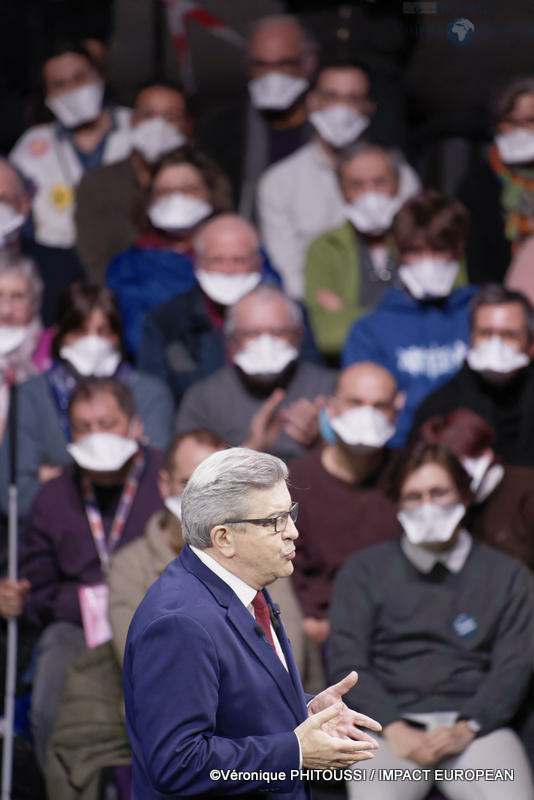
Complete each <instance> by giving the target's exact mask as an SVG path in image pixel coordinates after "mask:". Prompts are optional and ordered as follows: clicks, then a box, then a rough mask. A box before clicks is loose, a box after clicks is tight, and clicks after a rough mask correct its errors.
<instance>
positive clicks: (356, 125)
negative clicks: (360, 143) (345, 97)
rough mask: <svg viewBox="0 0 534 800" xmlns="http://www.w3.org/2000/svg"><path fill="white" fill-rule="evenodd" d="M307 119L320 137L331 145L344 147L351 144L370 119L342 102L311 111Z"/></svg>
mask: <svg viewBox="0 0 534 800" xmlns="http://www.w3.org/2000/svg"><path fill="white" fill-rule="evenodd" d="M309 120H310V122H311V124H312V125H313V127H314V128H315V130H316V131H317V133H318V134H319V136H320V137H321V139H324V141H325V142H327V143H328V144H330V145H332V147H346V146H347V145H348V144H352V142H355V141H356V139H357V138H358V137H359V136H361V134H362V133H363V131H364V130H365V129H366V128H367V127H368V125H369V123H370V121H371V120H370V119H369V117H366V116H365V114H362V113H361V112H360V111H356V109H355V108H351V107H350V106H346V105H345V104H344V103H337V104H336V105H335V106H328V108H323V109H322V111H312V113H311V114H310V115H309Z"/></svg>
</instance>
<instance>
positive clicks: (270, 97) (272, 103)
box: [248, 72, 310, 111]
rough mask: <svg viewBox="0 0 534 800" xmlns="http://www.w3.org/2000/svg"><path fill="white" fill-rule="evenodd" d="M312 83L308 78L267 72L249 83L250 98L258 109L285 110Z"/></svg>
mask: <svg viewBox="0 0 534 800" xmlns="http://www.w3.org/2000/svg"><path fill="white" fill-rule="evenodd" d="M309 85H310V84H309V83H308V81H307V80H306V78H297V77H296V76H295V75H286V74H285V72H267V73H266V74H265V75H261V76H260V77H259V78H253V79H252V80H251V81H249V83H248V90H249V92H250V100H251V102H252V105H253V106H254V108H257V109H258V111H285V110H286V109H288V108H290V107H291V106H292V105H293V103H294V102H295V101H296V100H298V98H299V97H300V96H301V94H304V92H305V91H306V89H307V88H308V86H309Z"/></svg>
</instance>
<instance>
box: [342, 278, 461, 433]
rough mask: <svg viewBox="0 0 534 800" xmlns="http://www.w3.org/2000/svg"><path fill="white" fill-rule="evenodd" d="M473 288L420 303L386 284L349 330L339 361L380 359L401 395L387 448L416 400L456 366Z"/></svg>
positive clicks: (404, 429)
mask: <svg viewBox="0 0 534 800" xmlns="http://www.w3.org/2000/svg"><path fill="white" fill-rule="evenodd" d="M474 292H475V287H474V286H466V287H464V288H463V289H456V290H455V291H453V292H452V294H450V295H449V296H448V297H446V298H445V299H443V300H439V301H433V302H423V301H421V300H416V299H415V298H414V297H412V296H411V295H410V294H408V292H406V291H404V290H402V289H390V290H389V292H388V293H387V294H386V295H385V297H384V298H383V300H382V301H381V302H380V303H379V305H378V306H377V307H376V309H375V310H374V311H372V312H371V313H370V314H367V315H366V316H365V317H362V318H361V319H359V320H358V321H357V322H355V323H354V325H353V326H352V328H351V329H350V331H349V335H348V337H347V340H346V342H345V346H344V348H343V353H342V356H341V363H342V366H343V367H347V366H349V364H354V363H356V362H358V361H374V362H375V363H377V364H381V365H382V366H384V367H386V369H388V370H389V371H390V372H391V373H392V374H393V375H394V376H395V378H396V380H397V383H398V386H399V389H400V390H401V391H402V392H404V394H405V395H406V402H405V404H404V408H403V409H402V411H401V412H400V413H399V416H398V418H397V431H396V433H395V436H394V437H393V438H392V439H391V441H390V442H389V443H388V444H389V445H390V446H391V447H402V446H403V445H404V444H405V442H406V438H407V436H408V433H409V431H410V428H411V426H412V422H413V418H414V414H415V411H416V409H417V407H418V406H419V404H420V403H421V402H422V401H423V400H424V399H425V397H426V396H427V395H428V394H430V392H433V391H434V390H435V389H437V388H438V387H439V386H441V385H442V384H443V383H445V382H446V381H447V380H449V378H451V377H452V376H453V375H454V374H455V373H456V372H457V371H458V370H459V369H460V367H461V366H462V363H463V361H464V357H465V354H466V352H467V348H468V346H469V336H470V327H469V302H470V300H471V297H472V296H473V294H474Z"/></svg>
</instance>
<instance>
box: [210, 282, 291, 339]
mask: <svg viewBox="0 0 534 800" xmlns="http://www.w3.org/2000/svg"><path fill="white" fill-rule="evenodd" d="M249 297H257V298H258V299H259V300H266V301H269V300H282V302H283V303H284V306H285V309H286V314H287V318H288V321H289V324H290V325H291V327H295V328H301V327H302V325H303V324H304V315H303V313H302V309H301V307H300V306H299V304H298V303H296V302H295V301H294V300H292V299H291V297H288V295H287V294H284V292H282V291H281V290H280V289H278V288H277V287H276V286H273V285H272V284H269V283H260V284H259V286H256V288H255V289H252V291H251V292H247V294H245V295H243V297H242V298H241V299H240V300H238V301H237V303H234V305H233V306H230V308H229V309H228V311H227V312H226V319H225V322H224V333H225V336H226V337H228V338H229V337H230V336H233V334H234V333H235V329H236V316H237V310H238V308H239V306H240V305H241V303H243V302H244V301H245V300H246V299H247V298H249Z"/></svg>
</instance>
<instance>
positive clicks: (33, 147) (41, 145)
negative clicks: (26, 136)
mask: <svg viewBox="0 0 534 800" xmlns="http://www.w3.org/2000/svg"><path fill="white" fill-rule="evenodd" d="M28 150H29V153H30V155H31V156H34V157H35V158H37V157H39V156H44V154H45V153H47V152H48V151H49V150H50V142H49V141H48V139H32V140H31V142H30V143H29V144H28Z"/></svg>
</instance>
